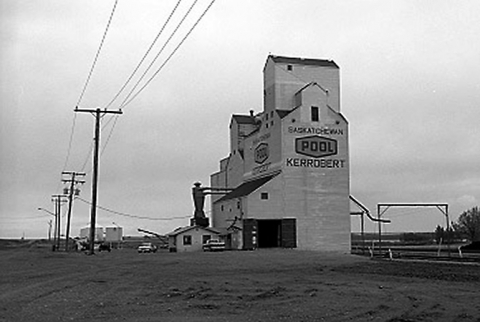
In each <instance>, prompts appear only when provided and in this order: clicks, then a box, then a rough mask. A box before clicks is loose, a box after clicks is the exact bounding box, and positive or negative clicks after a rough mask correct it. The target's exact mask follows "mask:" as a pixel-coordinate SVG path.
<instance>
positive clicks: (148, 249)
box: [137, 243, 157, 253]
mask: <svg viewBox="0 0 480 322" xmlns="http://www.w3.org/2000/svg"><path fill="white" fill-rule="evenodd" d="M137 250H138V252H139V253H155V252H156V251H157V246H155V245H154V244H152V243H142V244H141V245H140V246H138V248H137Z"/></svg>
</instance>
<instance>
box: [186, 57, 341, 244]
mask: <svg viewBox="0 0 480 322" xmlns="http://www.w3.org/2000/svg"><path fill="white" fill-rule="evenodd" d="M263 74H264V107H263V111H261V112H260V113H254V112H253V111H251V112H250V113H249V114H245V115H238V114H235V115H232V118H231V121H230V153H229V155H228V156H227V157H226V158H224V159H222V160H220V169H219V171H218V172H216V173H214V174H212V175H211V176H210V181H211V182H210V186H211V187H221V188H232V189H234V190H233V191H232V192H230V193H228V194H226V195H224V196H212V215H211V217H212V218H211V219H212V225H213V227H214V228H215V229H218V230H226V229H229V228H230V229H231V228H232V227H236V228H237V229H235V231H234V232H233V233H232V235H233V236H232V237H230V238H232V240H233V241H235V242H234V243H232V247H236V248H239V249H254V248H263V247H287V248H298V249H305V250H325V251H338V252H349V250H350V202H349V193H350V191H349V189H350V176H349V168H350V163H349V149H348V122H347V120H346V119H345V117H344V116H343V115H342V114H341V112H340V74H339V67H338V66H337V64H336V63H335V62H333V61H331V60H321V59H301V58H290V57H281V56H269V57H268V58H267V62H266V64H265V67H264V70H263ZM182 234H183V233H182Z"/></svg>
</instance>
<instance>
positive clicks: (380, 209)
mask: <svg viewBox="0 0 480 322" xmlns="http://www.w3.org/2000/svg"><path fill="white" fill-rule="evenodd" d="M392 207H403V208H408V207H411V208H415V207H435V208H437V209H438V210H440V212H441V213H442V214H443V215H444V216H445V220H446V222H447V231H450V220H449V218H448V204H447V203H379V204H377V221H378V242H379V250H380V254H381V253H382V221H381V217H382V215H383V214H384V213H385V212H386V211H387V210H388V209H390V208H392ZM447 236H449V235H448V234H447ZM447 247H448V256H450V243H449V242H448V241H447Z"/></svg>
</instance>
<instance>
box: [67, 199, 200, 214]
mask: <svg viewBox="0 0 480 322" xmlns="http://www.w3.org/2000/svg"><path fill="white" fill-rule="evenodd" d="M76 198H77V199H80V200H81V201H83V202H85V203H87V204H89V205H91V204H92V203H91V202H90V201H88V200H85V199H83V198H81V197H76ZM97 208H98V209H101V210H104V211H106V212H109V213H112V214H115V215H119V216H124V217H130V218H137V219H146V220H176V219H185V218H190V217H191V216H182V217H169V218H152V217H146V216H137V215H132V214H127V213H124V212H119V211H115V210H111V209H108V208H105V207H102V206H99V205H97Z"/></svg>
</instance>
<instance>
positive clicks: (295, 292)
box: [0, 247, 480, 322]
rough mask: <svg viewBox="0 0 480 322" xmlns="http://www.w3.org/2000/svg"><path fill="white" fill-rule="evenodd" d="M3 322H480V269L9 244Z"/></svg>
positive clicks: (323, 257) (261, 253)
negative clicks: (72, 250) (64, 250)
mask: <svg viewBox="0 0 480 322" xmlns="http://www.w3.org/2000/svg"><path fill="white" fill-rule="evenodd" d="M0 256H1V259H0V290H1V291H0V321H48V322H51V321H222V322H224V321H234V322H236V321H239V322H240V321H242V322H243V321H391V322H393V321H395V322H399V321H432V322H433V321H435V322H437V321H477V322H479V321H480V266H478V265H457V264H439V263H412V262H397V261H393V262H390V261H376V260H375V261H373V260H370V259H368V258H362V257H357V256H351V255H335V254H325V253H317V252H304V251H298V250H279V249H272V250H258V251H249V252H247V251H245V252H218V253H192V254H179V253H167V252H158V253H155V254H137V253H136V251H135V250H133V249H123V250H114V251H112V252H111V253H108V252H105V253H98V254H96V255H93V256H87V255H85V254H82V253H68V254H67V253H53V252H50V251H49V250H48V248H34V247H32V248H17V249H7V250H0Z"/></svg>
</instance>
